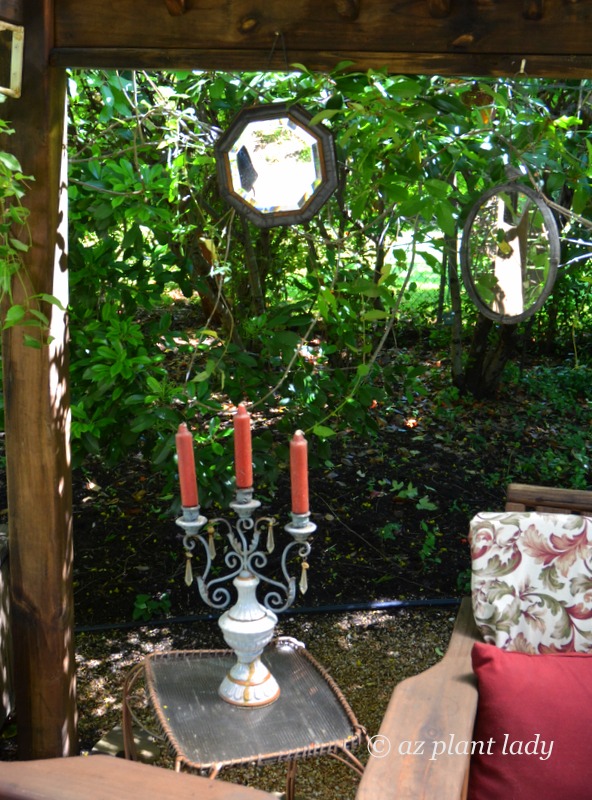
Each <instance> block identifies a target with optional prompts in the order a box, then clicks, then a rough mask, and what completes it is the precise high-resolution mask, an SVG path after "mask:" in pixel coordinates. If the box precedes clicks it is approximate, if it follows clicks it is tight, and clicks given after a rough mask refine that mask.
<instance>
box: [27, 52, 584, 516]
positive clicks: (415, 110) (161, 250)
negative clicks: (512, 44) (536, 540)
mask: <svg viewBox="0 0 592 800" xmlns="http://www.w3.org/2000/svg"><path fill="white" fill-rule="evenodd" d="M587 87H588V84H587V83H586V82H584V83H570V82H569V81H566V82H563V83H561V84H558V83H557V82H555V83H553V84H551V83H550V82H546V81H542V80H534V79H533V80H531V79H528V80H521V81H510V80H483V81H473V80H461V79H455V80H451V79H445V78H437V77H422V76H417V77H409V76H396V75H387V74H386V73H385V72H383V71H380V70H369V71H368V72H360V71H356V70H355V67H354V65H351V64H343V65H340V66H339V67H338V68H337V69H336V70H334V71H333V73H331V74H329V75H320V74H314V73H310V72H309V71H307V70H306V69H304V68H298V71H296V72H292V73H286V74H271V73H270V74H259V73H242V74H226V73H210V72H197V71H196V72H188V71H186V72H176V73H159V74H148V73H144V72H131V71H123V72H100V71H85V72H81V73H77V72H72V73H71V74H70V76H69V93H70V105H69V109H70V127H69V148H70V220H71V230H70V266H71V274H72V279H71V287H72V310H71V331H72V359H71V361H72V373H73V381H72V391H73V403H74V405H73V409H74V411H73V416H74V419H73V437H74V444H75V449H76V457H77V460H78V461H80V460H81V459H82V458H83V456H84V453H85V452H91V453H99V452H100V453H101V454H102V455H103V456H104V457H105V458H107V459H108V460H109V461H110V462H116V461H118V460H120V459H122V458H124V457H125V456H126V455H127V454H129V453H133V452H138V451H141V452H143V453H144V454H145V455H147V456H148V457H150V459H151V460H152V462H153V463H154V465H155V466H156V467H157V468H163V469H165V471H166V472H167V475H168V477H166V479H165V481H164V491H165V492H167V491H170V489H171V487H172V480H173V478H172V472H173V458H172V456H173V434H174V430H175V428H176V425H177V424H178V422H179V421H181V420H187V421H188V422H189V423H190V426H191V427H192V429H193V430H194V432H195V439H196V444H198V445H199V453H200V455H199V461H200V465H199V467H198V469H199V470H200V471H201V473H202V474H200V481H203V483H204V486H205V488H206V493H207V494H209V495H210V497H212V498H213V499H215V500H221V499H222V498H223V496H224V493H225V492H226V491H227V487H228V482H229V472H230V463H229V458H228V456H227V450H228V448H227V447H225V446H224V438H225V437H226V436H227V435H228V426H227V424H220V423H219V422H218V423H216V422H214V421H215V420H218V421H219V420H220V418H221V414H222V419H224V416H223V409H224V408H225V407H227V406H228V405H229V404H230V405H232V404H236V403H237V402H239V401H241V400H245V399H246V400H248V401H250V402H251V403H254V404H255V406H254V410H255V411H261V412H262V413H263V415H264V417H265V418H270V417H271V416H272V415H273V416H274V418H275V420H276V424H277V427H278V428H279V429H280V431H283V432H284V433H285V434H286V437H287V436H288V434H289V433H290V432H291V431H293V430H294V428H296V427H299V428H303V429H305V430H306V431H307V432H308V433H309V435H312V436H313V438H314V439H316V445H315V447H314V448H313V458H314V457H317V458H320V459H323V458H327V457H328V455H329V452H330V447H331V442H332V439H333V437H334V435H335V434H336V433H337V432H339V431H340V430H346V429H347V428H349V427H352V428H355V429H356V430H358V431H366V432H367V434H368V435H369V436H373V435H375V434H377V433H378V427H377V421H376V417H375V415H373V414H370V413H369V409H371V408H375V407H377V406H378V407H380V406H384V407H388V406H389V404H390V403H391V402H392V398H393V397H395V398H405V400H406V401H407V402H408V403H412V402H413V400H414V398H417V397H419V396H421V395H422V392H424V391H425V390H424V385H423V382H424V377H425V371H426V368H425V367H424V366H423V365H421V364H417V363H409V361H408V360H407V359H406V357H405V353H404V351H402V350H401V349H400V348H397V347H396V344H397V336H400V335H402V333H403V332H404V331H405V330H406V329H407V328H408V327H414V328H416V329H417V328H423V329H425V328H428V329H429V331H430V336H431V337H432V338H435V337H439V338H440V340H441V341H442V346H445V344H446V342H445V339H446V336H447V330H446V329H443V328H442V327H438V323H439V322H440V323H441V322H442V321H443V320H444V317H445V311H446V309H447V308H448V309H449V308H450V299H449V295H448V289H447V280H446V269H447V267H446V258H445V254H446V253H447V252H448V251H447V249H446V248H447V246H448V245H447V242H448V244H449V243H450V241H454V239H455V237H456V232H457V227H458V226H459V225H460V224H462V223H463V220H464V215H465V214H466V211H467V209H468V208H469V206H470V204H471V203H472V202H473V200H474V199H475V198H476V197H477V195H478V194H479V193H480V192H481V191H482V190H483V189H484V188H486V187H488V186H490V185H492V184H493V183H496V182H501V181H505V180H506V177H505V168H506V166H508V165H513V166H514V167H519V168H520V169H521V170H522V172H523V174H524V180H525V181H527V182H534V183H536V184H537V185H539V186H540V187H542V188H543V190H544V191H545V192H546V193H547V194H548V196H549V197H550V198H552V199H554V200H556V201H557V202H561V203H562V204H565V203H566V199H565V198H566V197H568V196H571V198H572V201H573V202H572V207H573V210H574V211H575V212H576V213H577V214H578V215H579V216H578V217H577V218H576V217H573V216H569V217H565V219H564V222H565V225H564V231H565V236H564V243H563V245H564V261H565V265H566V266H565V268H564V270H563V271H562V276H561V278H562V279H561V281H560V282H559V284H558V287H557V291H556V293H555V294H554V296H553V299H552V301H550V302H549V303H548V305H547V306H546V307H545V308H544V309H543V311H542V312H541V313H540V314H539V316H538V317H537V321H536V324H535V327H533V328H532V329H531V331H532V333H533V334H535V335H536V336H537V338H538V340H539V342H541V343H543V342H544V340H545V337H546V334H547V331H553V333H552V337H551V339H552V340H553V341H555V342H560V341H561V340H562V339H563V341H564V343H565V342H568V343H572V342H574V343H575V340H576V337H577V338H578V339H582V338H583V336H584V331H585V329H586V321H587V320H589V314H590V309H591V307H592V306H591V304H590V291H591V286H592V279H589V276H587V274H586V268H587V257H585V256H586V254H587V249H589V247H588V242H587V234H586V230H587V229H586V225H585V216H586V214H587V213H588V211H589V209H590V203H591V202H592V191H591V190H590V188H589V178H590V177H591V175H590V153H591V152H592V145H591V142H592V138H591V137H590V133H589V130H588V124H587V119H588V116H587V115H588V114H589V111H590V103H589V98H588V88H587ZM277 100H288V101H289V102H293V101H294V102H300V103H301V104H303V105H304V106H305V107H307V108H308V109H310V110H311V112H312V113H313V114H315V115H316V118H317V119H318V120H319V121H323V122H324V124H326V125H327V126H328V127H330V128H331V130H332V131H333V133H334V136H335V139H336V145H337V153H338V160H339V169H340V177H341V184H340V187H339V189H338V191H337V192H336V194H335V196H334V197H333V198H331V200H330V201H329V203H328V204H327V205H326V206H325V207H324V208H323V209H322V210H321V212H320V214H319V215H318V216H317V217H316V218H315V219H313V220H312V221H311V222H310V223H308V224H307V225H306V226H300V227H294V228H289V229H282V228H277V229H272V230H258V229H254V228H252V227H251V226H249V225H246V224H245V225H243V224H240V222H239V221H238V220H237V218H236V216H235V214H234V212H232V211H230V210H229V209H228V207H227V206H226V204H225V203H224V201H223V200H222V198H221V197H220V195H219V192H218V188H217V183H216V180H215V165H214V159H213V144H214V142H215V140H216V138H217V137H218V135H219V134H220V132H221V131H222V130H224V128H225V127H226V126H227V125H228V123H229V121H230V119H231V118H232V117H233V116H234V114H235V113H236V112H237V111H238V110H239V109H240V108H241V107H243V106H244V105H246V104H249V103H256V102H268V101H277ZM562 257H563V256H562ZM247 264H248V265H249V268H248V269H247V268H246V266H245V265H247ZM165 306H166V307H167V308H168V311H167V312H166V313H163V311H162V309H163V308H164V307H165ZM181 311H182V312H183V313H181ZM12 313H13V315H14V319H15V320H16V319H17V318H18V314H19V312H18V311H14V312H12ZM462 313H463V318H464V319H465V333H466V332H468V329H469V327H470V325H471V324H472V322H473V319H474V312H473V311H472V309H471V307H470V305H469V304H468V303H467V302H466V299H465V301H464V304H463V308H462ZM559 330H560V331H561V333H560V334H559V333H558V331H559ZM443 331H445V332H443ZM393 346H395V353H396V357H394V358H393V357H391V356H390V355H389V357H386V353H387V350H389V349H391V348H392V347H393ZM579 357H580V358H582V357H585V345H584V344H582V345H581V346H580V353H579ZM453 391H454V390H452V389H451V390H450V392H453ZM450 399H451V401H452V402H451V404H449V405H448V408H449V409H452V410H451V412H450V413H454V412H453V406H454V401H455V398H454V396H453V395H452V394H451V395H450ZM442 413H446V411H445V407H444V406H443V408H442ZM257 447H259V445H257ZM278 455H279V456H282V453H281V452H280V453H279V454H278V453H272V452H271V450H270V443H269V442H268V441H263V440H262V444H261V446H260V451H259V452H256V454H255V457H256V459H257V460H258V464H259V466H260V468H261V469H264V470H265V473H266V476H268V477H269V479H270V480H273V470H274V469H277V467H274V466H273V465H274V464H275V463H276V461H277V459H276V458H275V456H278ZM418 502H419V503H423V504H424V505H423V508H425V509H426V510H430V500H429V499H428V498H427V496H425V497H421V498H419V499H418Z"/></svg>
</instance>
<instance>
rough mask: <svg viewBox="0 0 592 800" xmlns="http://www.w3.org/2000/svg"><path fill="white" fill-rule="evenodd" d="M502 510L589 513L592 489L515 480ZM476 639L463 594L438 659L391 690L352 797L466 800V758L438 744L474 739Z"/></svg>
mask: <svg viewBox="0 0 592 800" xmlns="http://www.w3.org/2000/svg"><path fill="white" fill-rule="evenodd" d="M506 510H507V511H539V512H541V511H543V512H544V511H547V512H554V513H576V514H586V515H590V516H592V492H587V491H580V490H576V489H556V488H548V487H544V486H529V485H526V484H518V483H512V484H510V485H509V486H508V488H507V493H506ZM476 641H482V638H481V636H480V634H479V631H478V630H477V627H476V625H475V622H474V620H473V612H472V605H471V598H469V597H466V598H464V599H463V600H462V602H461V605H460V610H459V613H458V617H457V620H456V623H455V626H454V629H453V632H452V636H451V638H450V644H449V647H448V650H447V652H446V654H445V656H444V658H443V659H442V661H440V663H439V664H436V665H435V666H434V667H431V668H430V669H428V670H426V671H425V672H423V673H421V674H420V675H416V676H414V677H413V678H408V679H407V680H404V681H402V682H401V683H400V684H398V686H397V687H396V688H395V691H394V692H393V695H392V697H391V700H390V703H389V705H388V707H387V710H386V713H385V715H384V717H383V720H382V723H381V726H380V730H379V732H378V736H380V737H385V738H384V740H383V741H380V743H379V744H380V750H377V755H373V756H371V757H370V759H369V761H368V764H367V766H366V769H365V770H364V774H363V776H362V779H361V781H360V785H359V787H358V792H357V794H356V800H391V798H392V800H434V798H438V800H465V798H466V796H467V787H468V776H469V763H470V756H464V755H456V754H455V755H454V757H445V756H442V757H438V756H437V755H436V753H438V752H440V751H441V750H442V745H440V744H438V745H437V746H436V745H435V743H436V742H438V743H440V742H445V743H447V744H448V743H450V742H451V741H452V742H455V743H458V742H464V741H470V740H471V739H472V736H473V727H474V723H475V713H476V711H477V702H478V691H477V683H476V680H475V677H474V675H473V670H472V666H471V650H472V648H473V644H474V642H476ZM451 737H453V738H452V739H451ZM387 746H388V747H390V750H389V752H388V754H386V755H385V753H386V749H385V748H387Z"/></svg>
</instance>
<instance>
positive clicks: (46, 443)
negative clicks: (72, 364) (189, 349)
mask: <svg viewBox="0 0 592 800" xmlns="http://www.w3.org/2000/svg"><path fill="white" fill-rule="evenodd" d="M22 6H23V8H22V13H23V19H24V24H25V57H24V72H23V90H22V96H21V98H20V99H18V100H7V101H6V104H5V105H4V108H3V109H2V111H3V113H6V112H8V115H9V117H10V121H11V123H12V125H13V127H14V129H15V134H14V135H13V136H11V137H9V138H8V139H7V141H5V142H3V146H4V147H6V148H7V149H8V150H9V151H11V152H13V153H14V154H15V156H16V157H17V158H18V159H19V161H20V162H21V165H22V168H23V171H24V173H25V174H27V175H32V176H34V181H32V182H31V184H30V188H29V190H28V192H27V194H26V197H25V200H24V202H25V205H26V206H27V207H28V208H29V209H30V216H29V220H28V222H29V230H30V239H31V242H32V246H31V248H30V250H29V251H28V252H27V253H26V254H24V266H23V269H22V270H21V271H20V273H19V275H18V276H17V278H16V279H15V281H14V286H13V295H14V296H13V302H14V303H25V302H27V300H28V299H30V298H31V297H33V296H34V295H36V294H39V293H41V292H43V293H47V294H52V295H54V296H56V297H58V298H59V299H60V300H61V302H62V303H63V304H64V306H65V305H66V304H67V294H68V274H67V269H66V239H67V208H66V205H65V200H66V188H67V185H66V166H67V159H66V150H65V145H64V127H65V126H64V117H65V73H64V71H63V70H62V69H56V68H49V67H48V54H49V50H50V48H51V44H52V36H53V13H54V9H53V0H23V3H22ZM40 307H41V308H42V310H43V311H44V312H45V313H46V314H47V315H48V316H49V318H50V320H51V323H50V331H49V333H50V335H51V336H52V337H53V341H51V343H50V344H46V343H41V346H40V347H39V348H38V349H36V348H34V347H31V346H28V345H26V344H25V342H24V340H23V333H24V329H23V328H22V327H15V328H11V329H9V330H8V331H6V332H5V333H4V334H3V369H4V396H5V407H6V463H7V481H8V514H9V520H8V527H9V558H10V581H11V599H12V630H13V640H14V667H15V669H14V676H15V703H16V711H17V721H18V752H19V758H22V759H32V758H48V757H52V756H63V755H73V754H74V753H75V752H76V750H77V746H78V745H77V737H76V682H75V662H74V641H73V598H72V489H71V467H70V451H69V421H70V411H69V391H68V387H69V380H68V358H67V328H66V316H65V313H64V312H63V311H60V310H59V309H58V308H57V307H56V306H53V305H49V304H45V303H43V304H42V305H41V306H40ZM25 330H26V332H27V333H29V334H31V333H33V335H35V336H36V337H37V338H38V339H39V341H40V342H41V340H42V339H44V336H43V334H42V332H41V331H39V330H37V331H36V329H35V328H27V329H25ZM44 341H45V339H44Z"/></svg>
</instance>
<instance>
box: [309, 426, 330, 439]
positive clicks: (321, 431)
mask: <svg viewBox="0 0 592 800" xmlns="http://www.w3.org/2000/svg"><path fill="white" fill-rule="evenodd" d="M312 432H313V433H314V435H315V436H318V437H319V439H328V438H329V437H330V436H335V431H334V430H333V428H328V427H327V426H326V425H315V426H314V428H313V429H312Z"/></svg>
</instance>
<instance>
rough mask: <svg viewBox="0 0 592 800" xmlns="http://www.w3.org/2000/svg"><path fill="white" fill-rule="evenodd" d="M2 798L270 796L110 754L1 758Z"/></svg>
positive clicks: (244, 799)
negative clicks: (4, 759) (43, 757)
mask: <svg viewBox="0 0 592 800" xmlns="http://www.w3.org/2000/svg"><path fill="white" fill-rule="evenodd" d="M0 797H1V798H3V800H80V798H88V800H129V798H141V800H163V798H174V799H175V800H271V798H272V795H270V794H268V793H267V792H261V791H258V790H257V789H250V788H249V787H247V786H237V785H235V784H232V783H226V782H225V781H212V780H209V779H208V778H201V777H199V776H197V775H187V774H186V775H182V774H180V773H177V772H173V770H169V769H163V768H162V767H153V766H150V765H148V764H140V763H138V762H134V761H125V760H124V759H120V758H113V756H106V755H95V756H74V757H72V758H51V759H47V760H44V761H21V762H4V763H0Z"/></svg>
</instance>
